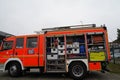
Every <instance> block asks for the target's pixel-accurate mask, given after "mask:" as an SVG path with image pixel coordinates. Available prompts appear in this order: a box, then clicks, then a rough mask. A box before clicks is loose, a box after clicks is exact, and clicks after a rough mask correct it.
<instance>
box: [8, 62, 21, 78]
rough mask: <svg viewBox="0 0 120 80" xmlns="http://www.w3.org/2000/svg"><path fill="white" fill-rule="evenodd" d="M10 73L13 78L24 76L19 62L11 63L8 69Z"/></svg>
mask: <svg viewBox="0 0 120 80" xmlns="http://www.w3.org/2000/svg"><path fill="white" fill-rule="evenodd" d="M8 73H9V75H10V76H12V77H18V76H20V75H21V74H22V70H21V65H20V64H19V63H17V62H13V63H11V64H10V66H9V69H8Z"/></svg>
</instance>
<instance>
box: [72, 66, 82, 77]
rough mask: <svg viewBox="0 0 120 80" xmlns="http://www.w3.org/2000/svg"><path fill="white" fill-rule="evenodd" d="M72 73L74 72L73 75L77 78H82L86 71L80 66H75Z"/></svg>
mask: <svg viewBox="0 0 120 80" xmlns="http://www.w3.org/2000/svg"><path fill="white" fill-rule="evenodd" d="M72 72H73V75H74V76H76V77H80V76H82V75H83V73H84V69H83V67H82V66H80V65H75V66H73V68H72Z"/></svg>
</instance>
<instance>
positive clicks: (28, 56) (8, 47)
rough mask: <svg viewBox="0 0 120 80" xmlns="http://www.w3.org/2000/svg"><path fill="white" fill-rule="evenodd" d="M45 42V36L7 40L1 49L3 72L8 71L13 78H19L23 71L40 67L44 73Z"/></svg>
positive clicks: (25, 36) (29, 36) (28, 36)
mask: <svg viewBox="0 0 120 80" xmlns="http://www.w3.org/2000/svg"><path fill="white" fill-rule="evenodd" d="M39 40H41V41H42V42H41V41H39ZM43 42H44V41H43V35H24V36H12V37H8V38H5V39H4V40H3V42H2V44H1V49H0V64H1V65H2V68H3V70H4V71H6V70H8V73H9V74H10V75H11V76H18V75H20V74H22V72H21V71H23V70H26V69H30V68H38V67H39V69H42V70H41V71H43V65H44V63H43V61H44V60H43V57H44V55H43V44H42V43H43ZM39 44H41V45H39ZM39 58H40V59H39ZM40 61H41V62H40Z"/></svg>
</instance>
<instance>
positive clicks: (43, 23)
mask: <svg viewBox="0 0 120 80" xmlns="http://www.w3.org/2000/svg"><path fill="white" fill-rule="evenodd" d="M119 15H120V0H0V31H4V32H8V33H11V34H14V35H22V34H32V33H34V31H40V30H41V29H42V28H48V27H56V26H59V27H60V26H66V25H79V24H81V21H82V22H83V24H91V23H95V24H97V25H98V26H100V25H101V24H106V26H107V28H108V34H109V41H113V40H115V39H116V35H117V28H120V16H119Z"/></svg>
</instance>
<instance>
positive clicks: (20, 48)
mask: <svg viewBox="0 0 120 80" xmlns="http://www.w3.org/2000/svg"><path fill="white" fill-rule="evenodd" d="M24 44H25V38H24V37H16V46H15V52H14V57H17V58H19V59H20V60H21V61H22V62H23V56H24V53H25V50H24V48H25V45H24Z"/></svg>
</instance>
